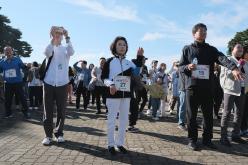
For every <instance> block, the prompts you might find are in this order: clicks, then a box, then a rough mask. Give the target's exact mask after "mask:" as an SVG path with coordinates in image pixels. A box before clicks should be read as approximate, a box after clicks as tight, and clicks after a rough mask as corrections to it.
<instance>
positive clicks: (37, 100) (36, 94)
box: [29, 86, 42, 107]
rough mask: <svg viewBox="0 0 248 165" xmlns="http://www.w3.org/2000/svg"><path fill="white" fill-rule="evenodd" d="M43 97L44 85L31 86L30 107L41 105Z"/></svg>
mask: <svg viewBox="0 0 248 165" xmlns="http://www.w3.org/2000/svg"><path fill="white" fill-rule="evenodd" d="M41 97H42V86H30V87H29V101H30V107H39V106H40V105H41V104H42V103H41V100H42V99H41Z"/></svg>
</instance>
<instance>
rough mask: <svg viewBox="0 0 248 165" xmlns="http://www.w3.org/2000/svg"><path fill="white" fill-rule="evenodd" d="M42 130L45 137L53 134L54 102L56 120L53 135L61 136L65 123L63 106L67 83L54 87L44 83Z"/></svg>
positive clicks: (64, 106) (65, 98) (64, 104)
mask: <svg viewBox="0 0 248 165" xmlns="http://www.w3.org/2000/svg"><path fill="white" fill-rule="evenodd" d="M43 97H44V115H43V122H44V130H45V134H46V137H50V138H52V134H53V109H54V102H56V107H57V108H56V110H57V120H56V124H55V132H54V135H55V137H59V136H63V129H64V123H65V108H66V100H67V85H64V86H60V87H55V86H51V85H48V84H46V83H44V93H43Z"/></svg>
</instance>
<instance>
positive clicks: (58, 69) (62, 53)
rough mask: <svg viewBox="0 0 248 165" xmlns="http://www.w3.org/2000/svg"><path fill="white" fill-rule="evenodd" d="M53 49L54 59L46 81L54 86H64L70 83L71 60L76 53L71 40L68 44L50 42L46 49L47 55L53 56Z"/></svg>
mask: <svg viewBox="0 0 248 165" xmlns="http://www.w3.org/2000/svg"><path fill="white" fill-rule="evenodd" d="M53 51H54V54H53V57H52V61H51V63H50V66H49V69H48V70H47V73H46V77H45V78H44V82H45V83H47V84H49V85H52V86H63V85H66V84H67V83H69V76H68V70H69V60H70V56H72V55H73V54H74V50H73V47H72V45H71V43H70V42H69V43H68V44H67V45H66V46H63V45H58V46H54V45H52V44H49V45H48V46H47V48H46V50H45V55H46V57H47V58H49V57H51V56H52V52H53Z"/></svg>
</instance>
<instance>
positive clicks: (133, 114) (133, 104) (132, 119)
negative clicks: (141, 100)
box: [129, 98, 139, 126]
mask: <svg viewBox="0 0 248 165" xmlns="http://www.w3.org/2000/svg"><path fill="white" fill-rule="evenodd" d="M138 113H139V106H138V102H137V100H136V99H135V98H131V101H130V115H129V126H134V125H136V122H137V120H138Z"/></svg>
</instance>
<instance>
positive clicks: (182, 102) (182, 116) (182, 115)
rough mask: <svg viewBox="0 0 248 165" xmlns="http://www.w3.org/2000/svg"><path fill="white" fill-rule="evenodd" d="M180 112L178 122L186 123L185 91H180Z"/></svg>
mask: <svg viewBox="0 0 248 165" xmlns="http://www.w3.org/2000/svg"><path fill="white" fill-rule="evenodd" d="M179 102H180V103H179V112H178V124H179V125H184V124H185V113H186V106H185V91H179Z"/></svg>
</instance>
